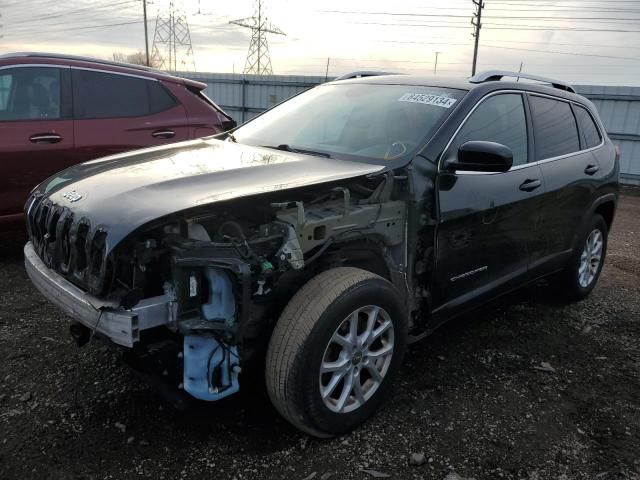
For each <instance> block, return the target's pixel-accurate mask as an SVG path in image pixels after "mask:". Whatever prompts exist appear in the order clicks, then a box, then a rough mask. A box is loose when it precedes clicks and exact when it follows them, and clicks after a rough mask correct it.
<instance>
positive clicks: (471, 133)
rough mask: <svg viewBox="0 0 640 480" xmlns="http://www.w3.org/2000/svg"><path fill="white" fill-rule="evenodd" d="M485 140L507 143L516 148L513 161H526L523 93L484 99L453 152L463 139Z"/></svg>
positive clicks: (525, 122)
mask: <svg viewBox="0 0 640 480" xmlns="http://www.w3.org/2000/svg"><path fill="white" fill-rule="evenodd" d="M474 140H483V141H487V142H496V143H501V144H502V145H506V146H507V147H509V148H510V149H511V151H512V152H513V165H514V166H515V165H523V164H525V163H527V147H528V143H527V121H526V117H525V113H524V104H523V101H522V95H520V94H517V93H504V94H500V95H494V96H492V97H489V98H487V99H486V100H484V101H483V102H482V103H480V105H478V108H476V109H475V110H474V112H473V113H472V114H471V116H470V117H469V119H468V120H467V122H466V123H465V124H464V126H463V127H462V129H461V130H460V132H459V133H458V135H457V136H456V138H455V140H454V142H453V144H452V145H451V149H450V150H449V151H450V152H457V151H458V149H459V148H460V146H462V144H463V143H466V142H470V141H474Z"/></svg>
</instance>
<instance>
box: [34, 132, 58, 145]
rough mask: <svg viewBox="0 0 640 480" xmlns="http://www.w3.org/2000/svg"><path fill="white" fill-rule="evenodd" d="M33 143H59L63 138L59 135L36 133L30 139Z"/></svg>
mask: <svg viewBox="0 0 640 480" xmlns="http://www.w3.org/2000/svg"><path fill="white" fill-rule="evenodd" d="M29 141H30V142H31V143H58V142H60V141H62V137H61V136H60V135H58V134H57V133H36V134H34V135H31V136H30V137H29Z"/></svg>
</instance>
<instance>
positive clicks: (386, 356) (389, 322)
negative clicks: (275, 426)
mask: <svg viewBox="0 0 640 480" xmlns="http://www.w3.org/2000/svg"><path fill="white" fill-rule="evenodd" d="M354 332H355V334H354ZM406 338H407V325H406V310H405V308H404V305H403V302H402V299H401V297H400V295H399V294H398V292H397V290H396V289H395V288H394V286H393V285H392V284H391V283H390V282H388V281H387V280H385V279H384V278H382V277H380V276H378V275H375V274H373V273H371V272H367V271H365V270H360V269H357V268H334V269H331V270H327V271H325V272H322V273H320V274H319V275H317V276H316V277H314V278H313V279H311V280H310V281H309V282H308V283H307V284H306V285H304V286H303V287H302V288H301V289H300V290H299V291H298V292H297V293H296V294H295V295H294V297H293V298H292V299H291V301H290V302H289V304H288V305H287V306H286V308H285V309H284V311H283V312H282V315H281V316H280V319H279V320H278V323H277V324H276V327H275V329H274V331H273V334H272V336H271V340H270V342H269V348H268V351H267V358H266V372H265V373H266V384H267V392H268V393H269V397H270V398H271V401H272V402H273V405H274V406H275V407H276V409H277V410H278V412H280V414H281V415H282V416H283V417H284V418H285V419H286V420H288V421H289V422H290V423H291V424H293V425H294V426H295V427H296V428H298V429H300V430H302V431H304V432H306V433H309V434H311V435H313V436H316V437H330V436H333V435H338V434H341V433H345V432H348V431H350V430H352V429H353V428H355V427H357V426H358V425H360V424H361V423H363V422H364V421H365V420H366V419H367V418H369V417H370V416H371V415H372V414H373V413H374V412H375V410H376V409H377V408H378V406H379V405H380V403H382V401H383V400H384V397H386V396H387V395H388V394H389V393H390V390H391V387H392V384H393V381H394V379H395V377H396V376H397V373H398V370H399V368H400V365H401V363H402V358H403V355H404V351H405V348H406ZM376 372H377V373H376ZM356 382H357V384H356ZM332 387H333V388H332Z"/></svg>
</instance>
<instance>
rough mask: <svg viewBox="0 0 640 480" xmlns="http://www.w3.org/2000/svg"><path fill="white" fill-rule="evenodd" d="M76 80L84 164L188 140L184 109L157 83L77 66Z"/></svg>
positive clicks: (79, 146) (79, 142)
mask: <svg viewBox="0 0 640 480" xmlns="http://www.w3.org/2000/svg"><path fill="white" fill-rule="evenodd" d="M72 80H73V104H74V105H73V110H74V120H75V131H76V139H77V141H76V148H77V154H78V156H79V158H80V159H81V161H85V160H91V159H94V158H98V157H103V156H106V155H110V154H115V153H120V152H124V151H127V150H133V149H136V148H143V147H149V146H155V145H162V144H165V143H170V142H177V141H182V140H187V139H188V138H189V127H188V125H187V123H186V114H185V110H184V108H183V106H182V105H181V104H180V103H179V102H178V101H177V100H176V98H175V97H174V96H173V95H172V94H171V93H170V92H169V91H167V89H166V88H165V87H164V86H163V85H162V84H161V83H160V82H159V81H157V80H155V79H149V78H145V77H138V76H135V75H129V74H122V73H113V72H103V71H95V70H88V69H80V68H73V69H72Z"/></svg>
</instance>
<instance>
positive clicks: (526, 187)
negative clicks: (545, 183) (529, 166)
mask: <svg viewBox="0 0 640 480" xmlns="http://www.w3.org/2000/svg"><path fill="white" fill-rule="evenodd" d="M541 185H542V182H541V181H540V180H538V179H537V178H535V179H533V180H531V179H526V180H525V181H524V182H522V183H521V184H520V190H522V191H524V192H533V191H534V190H535V189H536V188H538V187H540V186H541Z"/></svg>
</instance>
